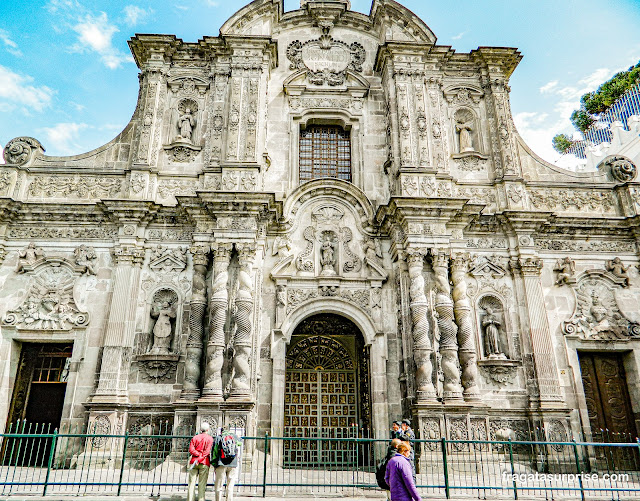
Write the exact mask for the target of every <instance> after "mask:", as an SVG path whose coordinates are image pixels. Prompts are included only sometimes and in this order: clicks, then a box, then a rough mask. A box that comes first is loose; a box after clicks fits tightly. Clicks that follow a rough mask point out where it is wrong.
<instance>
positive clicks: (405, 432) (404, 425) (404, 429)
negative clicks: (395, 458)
mask: <svg viewBox="0 0 640 501" xmlns="http://www.w3.org/2000/svg"><path fill="white" fill-rule="evenodd" d="M396 422H397V421H396ZM397 437H398V438H399V439H400V440H402V441H403V442H406V443H410V442H411V441H413V440H415V439H416V434H415V433H414V432H413V430H412V429H411V421H409V420H408V419H403V420H402V421H401V422H400V431H398V434H397ZM409 463H410V464H411V469H412V470H413V481H414V482H415V480H416V463H415V454H414V451H413V448H412V449H411V454H410V455H409Z"/></svg>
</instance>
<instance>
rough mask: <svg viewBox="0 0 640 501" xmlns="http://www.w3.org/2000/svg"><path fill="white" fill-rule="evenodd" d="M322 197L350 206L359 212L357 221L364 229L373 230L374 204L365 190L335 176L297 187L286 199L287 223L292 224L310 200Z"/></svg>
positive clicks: (285, 218) (285, 216)
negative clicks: (334, 177)
mask: <svg viewBox="0 0 640 501" xmlns="http://www.w3.org/2000/svg"><path fill="white" fill-rule="evenodd" d="M321 198H325V199H328V200H332V201H336V202H337V204H338V205H340V206H346V207H349V208H350V209H351V210H353V211H354V212H355V213H356V214H357V217H356V221H357V222H359V223H360V226H361V227H362V229H363V230H364V231H365V232H371V231H373V228H372V226H373V220H374V219H373V218H374V210H373V205H372V204H371V202H370V201H369V199H368V198H367V196H366V195H365V194H364V192H363V191H362V190H360V189H359V188H358V187H356V186H355V185H353V184H352V183H349V182H347V181H343V180H341V179H333V178H322V179H314V180H313V181H309V182H307V183H304V184H302V185H300V186H299V187H298V188H296V189H295V190H294V191H293V192H292V193H291V195H289V197H288V198H287V200H286V201H285V205H284V212H283V215H284V220H285V224H289V225H292V224H293V223H294V221H295V220H296V219H298V217H297V215H298V213H299V212H300V210H301V209H302V208H303V207H304V206H305V205H307V204H308V203H309V201H310V200H312V199H313V200H314V201H317V200H319V199H321Z"/></svg>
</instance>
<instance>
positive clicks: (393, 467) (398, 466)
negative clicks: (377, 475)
mask: <svg viewBox="0 0 640 501" xmlns="http://www.w3.org/2000/svg"><path fill="white" fill-rule="evenodd" d="M397 451H398V452H397V453H396V454H395V455H394V456H393V457H392V458H391V459H390V460H389V463H387V473H386V475H385V477H384V479H385V480H386V482H387V484H389V487H390V488H391V491H390V492H391V501H422V498H421V497H420V494H419V493H418V490H417V489H416V484H415V482H414V480H413V476H412V470H411V465H410V464H409V454H410V453H411V445H410V444H409V443H408V442H400V444H399V445H398V448H397Z"/></svg>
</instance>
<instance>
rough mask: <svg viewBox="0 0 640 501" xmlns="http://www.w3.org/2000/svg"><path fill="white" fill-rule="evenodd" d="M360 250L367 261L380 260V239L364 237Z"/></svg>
mask: <svg viewBox="0 0 640 501" xmlns="http://www.w3.org/2000/svg"><path fill="white" fill-rule="evenodd" d="M362 250H363V251H364V256H365V257H366V258H367V261H369V262H371V261H377V262H380V261H381V260H382V249H381V248H380V241H379V240H378V239H374V238H367V239H365V241H364V242H363V243H362Z"/></svg>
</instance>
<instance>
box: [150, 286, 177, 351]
mask: <svg viewBox="0 0 640 501" xmlns="http://www.w3.org/2000/svg"><path fill="white" fill-rule="evenodd" d="M154 299H155V301H154V303H153V306H152V307H151V317H152V318H156V319H157V320H156V323H155V324H154V326H153V331H152V334H153V344H152V346H151V350H150V351H149V354H152V355H170V354H171V342H172V341H173V328H174V327H173V325H172V322H171V321H172V319H175V318H176V308H175V303H176V302H177V299H178V298H177V296H176V294H175V292H173V291H170V290H162V291H159V292H158V293H156V297H155V298H154Z"/></svg>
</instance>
